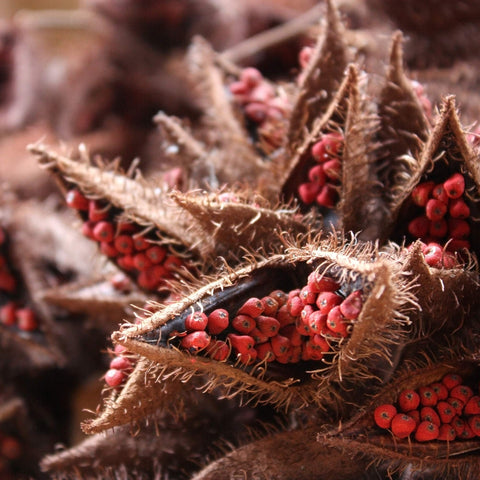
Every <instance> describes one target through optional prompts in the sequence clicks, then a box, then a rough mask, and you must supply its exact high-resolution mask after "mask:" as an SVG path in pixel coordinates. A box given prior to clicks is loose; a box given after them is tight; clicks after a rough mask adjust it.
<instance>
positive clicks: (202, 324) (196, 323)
mask: <svg viewBox="0 0 480 480" xmlns="http://www.w3.org/2000/svg"><path fill="white" fill-rule="evenodd" d="M207 324H208V317H207V316H206V315H205V314H204V313H203V312H194V313H191V314H190V315H188V316H187V318H185V328H186V329H187V331H192V330H205V328H207Z"/></svg>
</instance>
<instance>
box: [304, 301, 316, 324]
mask: <svg viewBox="0 0 480 480" xmlns="http://www.w3.org/2000/svg"><path fill="white" fill-rule="evenodd" d="M314 311H315V309H314V308H313V306H312V305H305V306H304V307H303V309H302V311H301V313H300V318H301V319H302V322H303V323H305V324H306V325H308V323H309V318H310V315H311V314H312V313H313V312H314Z"/></svg>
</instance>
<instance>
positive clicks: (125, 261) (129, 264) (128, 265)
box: [117, 255, 135, 270]
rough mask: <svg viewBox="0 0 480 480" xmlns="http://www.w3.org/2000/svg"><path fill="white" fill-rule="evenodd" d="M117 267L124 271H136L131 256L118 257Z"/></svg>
mask: <svg viewBox="0 0 480 480" xmlns="http://www.w3.org/2000/svg"><path fill="white" fill-rule="evenodd" d="M117 265H118V266H119V267H120V268H123V269H124V270H135V265H134V264H133V257H132V256H131V255H124V256H123V257H118V258H117Z"/></svg>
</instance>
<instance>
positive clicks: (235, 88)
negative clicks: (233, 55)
mask: <svg viewBox="0 0 480 480" xmlns="http://www.w3.org/2000/svg"><path fill="white" fill-rule="evenodd" d="M228 89H229V90H230V92H231V93H232V94H233V95H245V94H247V93H248V92H249V90H250V88H249V87H248V85H247V84H246V83H245V82H242V81H236V82H232V83H231V84H230V85H229V86H228Z"/></svg>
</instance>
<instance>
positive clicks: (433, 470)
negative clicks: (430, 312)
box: [318, 359, 480, 479]
mask: <svg viewBox="0 0 480 480" xmlns="http://www.w3.org/2000/svg"><path fill="white" fill-rule="evenodd" d="M479 372H480V370H479V365H478V361H467V360H465V361H458V360H456V361H455V360H448V359H445V361H444V362H441V363H437V364H435V365H427V366H425V367H416V368H413V367H410V368H409V369H408V370H406V371H405V370H404V372H403V374H400V372H399V374H398V375H397V376H396V378H395V379H394V380H392V381H391V382H390V383H388V384H386V385H385V387H384V389H383V390H382V392H381V393H380V394H378V395H377V396H376V397H375V398H374V400H373V401H372V403H370V404H369V406H368V407H367V408H365V409H363V410H362V411H360V412H359V413H358V415H357V416H356V417H355V418H353V419H352V421H350V422H347V423H346V424H343V425H341V426H340V427H339V428H337V429H332V430H331V431H329V432H327V433H320V434H319V436H318V441H319V442H320V443H321V444H322V445H324V446H327V447H334V448H337V449H339V450H340V451H341V452H344V454H346V455H352V454H360V455H362V456H363V457H365V458H367V459H370V460H371V461H372V462H373V463H374V464H376V465H378V468H379V469H381V470H383V471H384V472H386V474H388V475H393V474H394V473H395V472H399V473H400V472H408V471H410V472H416V471H421V472H423V473H422V478H428V479H440V478H446V476H448V477H449V478H450V477H452V478H465V479H466V478H472V479H473V478H476V476H477V475H478V469H479V468H480V455H479V454H480V440H479V437H478V435H477V433H480V432H479V431H478V427H480V417H479V416H478V412H479V411H480V396H479V392H478V381H479ZM474 412H475V413H474Z"/></svg>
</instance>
